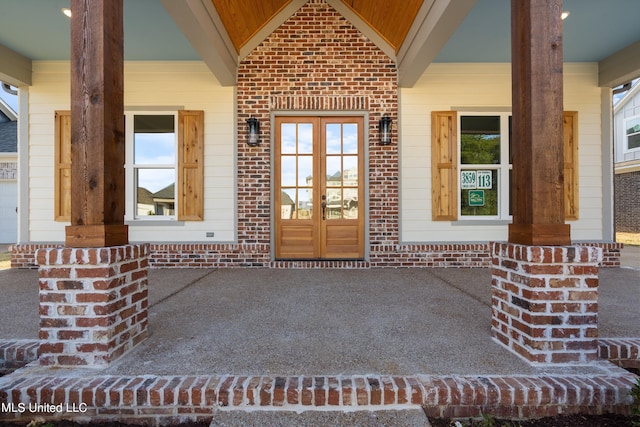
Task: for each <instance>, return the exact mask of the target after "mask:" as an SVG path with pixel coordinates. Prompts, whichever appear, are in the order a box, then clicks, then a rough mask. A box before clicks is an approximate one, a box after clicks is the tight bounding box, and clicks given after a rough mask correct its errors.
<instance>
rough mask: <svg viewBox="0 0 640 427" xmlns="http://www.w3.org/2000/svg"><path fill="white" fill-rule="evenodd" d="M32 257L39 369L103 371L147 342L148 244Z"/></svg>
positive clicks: (47, 251)
mask: <svg viewBox="0 0 640 427" xmlns="http://www.w3.org/2000/svg"><path fill="white" fill-rule="evenodd" d="M36 256H37V260H38V265H39V277H40V340H41V345H40V364H41V365H55V366H79V365H86V366H105V365H108V364H109V363H111V362H113V361H114V360H115V359H117V358H118V357H119V356H121V355H122V354H124V353H125V352H127V351H128V350H130V349H132V348H133V347H134V346H135V345H136V344H138V343H139V342H141V341H142V340H144V339H145V338H146V337H147V322H148V320H147V307H148V301H147V270H148V263H149V261H148V257H149V245H147V244H144V245H124V246H113V247H107V248H82V249H77V248H52V249H40V250H38V251H37V254H36Z"/></svg>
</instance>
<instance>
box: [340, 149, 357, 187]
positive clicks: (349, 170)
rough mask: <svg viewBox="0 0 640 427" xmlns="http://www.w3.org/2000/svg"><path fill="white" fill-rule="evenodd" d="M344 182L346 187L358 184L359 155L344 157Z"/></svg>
mask: <svg viewBox="0 0 640 427" xmlns="http://www.w3.org/2000/svg"><path fill="white" fill-rule="evenodd" d="M342 182H343V184H342V185H344V186H345V187H357V186H358V156H344V157H343V158H342Z"/></svg>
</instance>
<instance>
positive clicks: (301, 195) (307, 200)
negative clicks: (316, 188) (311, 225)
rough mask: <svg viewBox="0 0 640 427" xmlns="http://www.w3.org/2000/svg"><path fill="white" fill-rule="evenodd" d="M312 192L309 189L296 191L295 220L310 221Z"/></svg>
mask: <svg viewBox="0 0 640 427" xmlns="http://www.w3.org/2000/svg"><path fill="white" fill-rule="evenodd" d="M312 197H313V190H312V189H311V188H300V189H298V212H297V215H296V218H298V219H311V218H312V217H313V210H312V207H313V201H312V200H313V199H312Z"/></svg>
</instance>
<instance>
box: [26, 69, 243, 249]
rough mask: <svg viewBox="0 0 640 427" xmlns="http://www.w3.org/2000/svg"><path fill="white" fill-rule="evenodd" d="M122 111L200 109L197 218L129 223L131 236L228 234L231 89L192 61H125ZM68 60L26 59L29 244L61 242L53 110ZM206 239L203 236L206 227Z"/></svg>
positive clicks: (63, 99) (231, 214)
mask: <svg viewBox="0 0 640 427" xmlns="http://www.w3.org/2000/svg"><path fill="white" fill-rule="evenodd" d="M124 73H125V96H124V102H125V110H127V109H131V108H135V109H162V107H166V109H167V110H176V109H178V108H181V109H191V110H204V112H205V159H204V165H205V166H204V169H205V221H199V222H184V223H175V222H174V224H173V225H171V224H169V223H167V224H161V225H157V224H158V222H155V225H148V224H147V225H130V226H129V239H130V241H132V242H136V241H142V242H154V241H162V242H172V241H206V242H230V241H234V240H235V238H236V236H235V181H234V179H235V150H234V131H233V121H234V114H233V105H234V101H233V95H234V91H233V88H228V87H222V86H220V85H219V84H218V83H217V82H216V80H215V78H214V77H213V76H212V75H211V72H210V71H209V69H208V68H207V67H206V66H205V65H204V64H203V63H200V62H127V63H126V64H125V71H124ZM69 93H70V83H69V64H68V63H67V62H34V64H33V86H31V87H30V88H29V103H30V105H29V138H30V139H29V197H30V210H29V236H28V240H29V241H31V242H61V241H64V227H65V226H66V225H68V224H67V223H63V222H55V221H54V212H53V209H54V199H53V197H54V186H53V184H54V182H53V179H52V177H53V165H54V111H56V110H68V109H70V104H69ZM207 231H213V232H214V237H213V238H207V237H206V234H205V233H206V232H207Z"/></svg>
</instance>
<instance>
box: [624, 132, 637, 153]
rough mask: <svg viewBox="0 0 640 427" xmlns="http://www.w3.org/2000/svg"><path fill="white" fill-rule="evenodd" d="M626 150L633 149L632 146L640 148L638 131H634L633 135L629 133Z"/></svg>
mask: <svg viewBox="0 0 640 427" xmlns="http://www.w3.org/2000/svg"><path fill="white" fill-rule="evenodd" d="M627 142H628V146H627V147H628V148H627V149H628V150H633V149H634V148H640V133H636V134H635V135H629V137H628V139H627Z"/></svg>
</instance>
